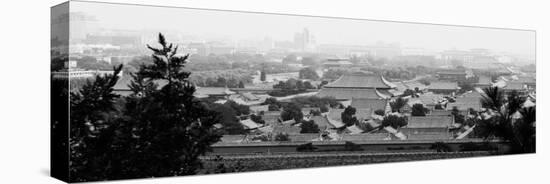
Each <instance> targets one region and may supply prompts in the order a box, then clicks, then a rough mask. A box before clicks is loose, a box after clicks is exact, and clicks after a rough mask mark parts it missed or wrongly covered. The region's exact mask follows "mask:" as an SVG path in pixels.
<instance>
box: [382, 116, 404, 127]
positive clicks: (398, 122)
mask: <svg viewBox="0 0 550 184" xmlns="http://www.w3.org/2000/svg"><path fill="white" fill-rule="evenodd" d="M381 124H382V126H381V127H387V126H391V127H392V128H395V129H397V128H400V127H403V126H407V124H408V122H407V117H401V116H397V115H387V116H386V117H384V119H383V120H382V123H381Z"/></svg>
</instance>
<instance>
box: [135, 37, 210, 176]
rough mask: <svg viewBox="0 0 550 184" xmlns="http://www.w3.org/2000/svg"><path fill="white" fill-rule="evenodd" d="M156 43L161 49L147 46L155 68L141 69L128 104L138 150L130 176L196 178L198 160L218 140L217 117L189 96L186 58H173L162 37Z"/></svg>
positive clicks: (173, 49)
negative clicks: (190, 176) (193, 176)
mask: <svg viewBox="0 0 550 184" xmlns="http://www.w3.org/2000/svg"><path fill="white" fill-rule="evenodd" d="M158 43H159V44H160V46H161V47H160V48H154V47H152V46H150V45H147V47H148V48H149V49H150V50H151V51H153V55H152V57H153V63H152V64H148V65H145V64H143V65H141V66H140V69H139V71H138V72H137V73H136V74H135V75H134V77H133V78H134V81H133V82H132V84H131V85H130V87H131V89H132V91H133V94H132V95H130V97H129V98H128V99H127V101H128V102H127V104H126V115H127V117H129V118H128V119H129V121H130V123H131V124H133V127H132V132H131V133H132V136H133V137H135V139H134V140H133V141H135V142H136V145H135V147H136V149H137V150H135V154H136V155H135V159H134V160H132V161H131V162H130V163H132V165H131V166H132V167H136V168H135V170H136V171H138V172H136V173H135V176H131V177H158V176H174V175H190V174H196V173H197V171H198V170H199V169H200V168H202V163H201V162H200V160H199V156H200V155H203V154H204V153H205V152H206V151H208V150H210V149H211V147H210V145H212V144H213V143H215V142H217V141H218V140H219V138H220V135H219V132H218V131H217V130H216V129H215V128H214V127H213V125H214V124H215V123H217V122H218V120H219V116H217V115H216V113H214V112H213V111H210V110H208V109H207V108H206V107H205V105H203V104H202V103H201V102H200V101H198V100H197V99H196V98H195V97H194V96H193V93H194V92H195V87H194V86H193V85H192V84H191V83H190V82H189V75H190V72H187V71H184V67H185V64H186V63H187V59H188V57H189V55H185V56H176V54H177V50H178V47H177V46H175V47H174V46H173V44H168V43H167V42H166V40H165V38H164V36H163V35H162V34H159V37H158ZM161 85H162V86H161Z"/></svg>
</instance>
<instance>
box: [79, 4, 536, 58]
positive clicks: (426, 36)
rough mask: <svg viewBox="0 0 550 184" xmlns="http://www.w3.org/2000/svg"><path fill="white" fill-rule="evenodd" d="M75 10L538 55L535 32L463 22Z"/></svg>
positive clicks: (222, 31)
mask: <svg viewBox="0 0 550 184" xmlns="http://www.w3.org/2000/svg"><path fill="white" fill-rule="evenodd" d="M71 12H84V13H86V14H89V15H92V16H95V17H96V18H97V19H98V23H99V26H101V27H103V28H107V29H111V28H113V29H131V30H141V29H148V30H151V29H155V28H158V29H159V30H166V29H171V30H178V31H180V32H182V33H183V34H189V35H199V36H228V37H231V39H234V40H239V39H261V38H263V37H265V36H269V37H271V38H273V39H274V40H292V38H293V35H294V33H295V32H299V31H301V30H302V29H303V28H304V27H307V28H308V29H309V30H310V32H311V33H312V34H314V35H315V37H316V39H317V43H321V44H322V43H332V44H358V45H369V44H373V43H375V42H377V41H383V42H387V43H391V42H398V43H400V44H401V45H402V46H403V47H422V48H427V49H435V50H445V49H451V48H456V49H470V48H486V49H490V50H493V51H504V52H509V53H514V54H520V55H525V56H529V57H534V56H535V32H533V31H522V30H509V29H489V28H474V27H462V26H441V25H429V24H412V23H396V22H383V21H366V20H351V19H335V18H318V17H303V16H287V15H272V14H257V13H254V14H252V13H240V12H228V11H208V10H194V9H184V8H165V7H150V6H136V5H118V4H106V3H86V2H75V1H73V2H71Z"/></svg>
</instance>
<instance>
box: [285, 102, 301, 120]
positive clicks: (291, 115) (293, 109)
mask: <svg viewBox="0 0 550 184" xmlns="http://www.w3.org/2000/svg"><path fill="white" fill-rule="evenodd" d="M303 117H304V115H303V114H302V110H301V108H300V106H299V105H298V104H296V103H290V104H288V105H286V106H285V107H283V111H282V112H281V119H282V120H283V121H288V120H292V119H293V120H295V121H296V123H299V122H301V120H302V118H303Z"/></svg>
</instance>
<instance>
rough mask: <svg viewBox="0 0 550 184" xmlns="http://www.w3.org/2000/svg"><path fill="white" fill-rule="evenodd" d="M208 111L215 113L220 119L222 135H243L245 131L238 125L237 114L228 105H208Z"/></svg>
mask: <svg viewBox="0 0 550 184" xmlns="http://www.w3.org/2000/svg"><path fill="white" fill-rule="evenodd" d="M208 109H210V110H212V111H214V112H216V113H217V114H218V117H219V118H220V121H219V122H220V124H221V125H222V126H223V128H222V130H223V133H224V134H230V135H237V134H245V133H247V131H246V130H245V128H244V127H243V126H242V125H241V124H240V123H239V118H237V112H236V110H235V109H234V108H232V107H231V106H230V105H229V104H227V103H226V104H216V103H211V104H208Z"/></svg>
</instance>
